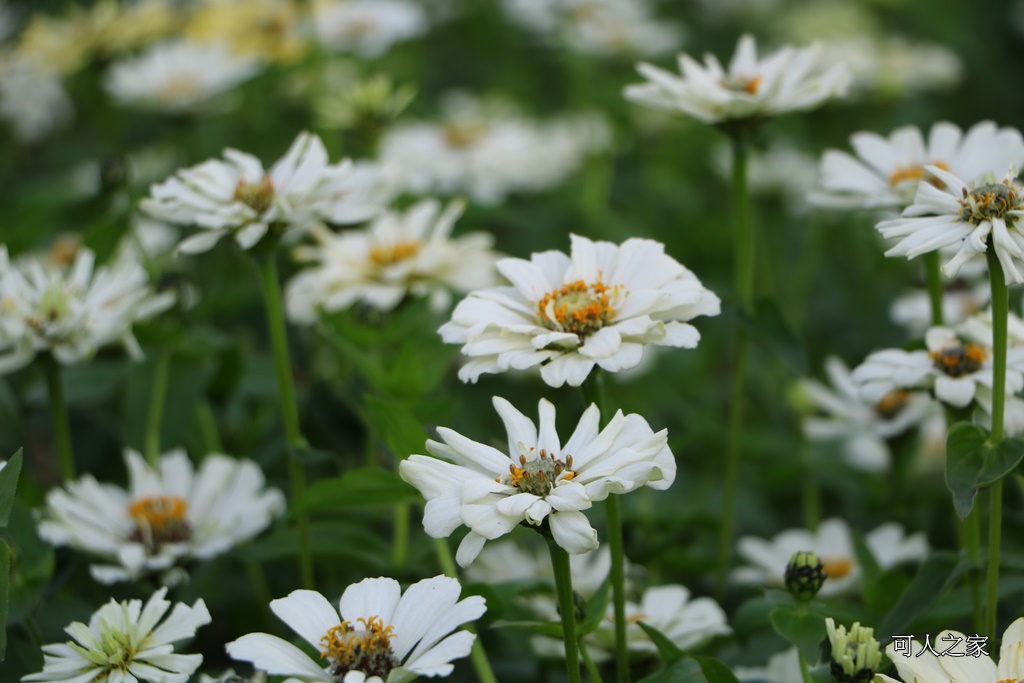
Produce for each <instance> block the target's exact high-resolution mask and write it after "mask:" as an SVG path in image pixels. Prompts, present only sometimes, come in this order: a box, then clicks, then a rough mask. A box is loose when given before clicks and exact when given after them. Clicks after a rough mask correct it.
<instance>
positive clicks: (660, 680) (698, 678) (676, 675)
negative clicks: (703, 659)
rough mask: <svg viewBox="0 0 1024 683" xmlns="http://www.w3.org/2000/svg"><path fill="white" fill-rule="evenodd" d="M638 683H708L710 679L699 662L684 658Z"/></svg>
mask: <svg viewBox="0 0 1024 683" xmlns="http://www.w3.org/2000/svg"><path fill="white" fill-rule="evenodd" d="M638 683H708V678H707V676H705V675H704V671H703V670H702V669H701V668H700V664H699V663H698V662H697V660H695V659H693V658H692V657H684V658H682V659H677V660H676V661H674V662H672V663H671V664H669V665H668V666H666V667H665V668H664V669H661V670H660V671H656V672H655V673H653V674H651V675H650V676H647V677H646V678H643V679H641V680H640V681H639V682H638Z"/></svg>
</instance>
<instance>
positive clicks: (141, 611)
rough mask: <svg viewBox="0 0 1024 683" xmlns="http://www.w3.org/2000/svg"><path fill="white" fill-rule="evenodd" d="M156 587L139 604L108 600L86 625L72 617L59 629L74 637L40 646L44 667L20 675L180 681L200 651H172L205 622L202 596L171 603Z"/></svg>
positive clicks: (48, 678)
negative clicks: (179, 642)
mask: <svg viewBox="0 0 1024 683" xmlns="http://www.w3.org/2000/svg"><path fill="white" fill-rule="evenodd" d="M166 594H167V589H166V588H161V589H160V590H158V591H157V592H155V593H154V594H153V596H152V597H151V598H150V599H149V600H148V601H146V604H145V605H143V604H142V601H141V600H127V601H124V602H116V601H114V600H111V601H110V602H108V603H107V604H106V605H104V606H103V607H101V608H99V609H98V610H97V611H96V612H94V613H93V615H92V618H90V619H89V623H88V625H86V624H83V623H81V622H78V621H75V622H72V623H71V624H70V625H69V626H68V627H67V628H65V629H64V630H65V631H66V632H67V633H68V635H70V636H71V637H72V638H73V640H71V641H68V642H66V643H52V644H50V645H44V646H43V655H44V656H43V670H42V671H41V672H39V673H36V674H31V675H29V676H25V677H23V678H22V679H21V680H22V681H24V682H25V683H31V682H33V681H65V682H68V683H74V682H76V681H77V682H85V681H97V682H99V681H111V682H116V681H126V682H127V681H149V682H150V683H185V681H187V680H188V679H189V677H190V676H191V675H192V674H193V673H194V672H195V670H196V669H197V668H199V665H200V664H202V663H203V656H202V655H183V654H176V653H175V652H174V643H176V642H178V641H180V640H185V639H186V638H191V637H193V636H194V635H195V634H196V629H197V628H199V627H200V626H203V625H204V624H209V623H210V613H209V611H207V609H206V603H204V602H203V600H202V598H200V599H199V600H196V602H195V604H194V605H192V607H189V606H188V605H185V604H184V603H175V605H174V609H173V610H171V613H170V615H168V616H167V618H166V619H164V620H163V623H160V624H159V625H157V624H158V623H159V622H160V620H161V619H163V617H164V615H165V614H167V610H168V609H169V608H170V607H171V603H170V601H168V600H164V596H165V595H166Z"/></svg>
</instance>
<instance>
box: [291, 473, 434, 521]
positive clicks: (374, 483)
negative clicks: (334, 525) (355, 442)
mask: <svg viewBox="0 0 1024 683" xmlns="http://www.w3.org/2000/svg"><path fill="white" fill-rule="evenodd" d="M422 499H423V497H422V496H421V495H420V492H419V491H417V490H416V489H415V488H413V487H412V486H410V485H409V484H406V483H405V482H404V481H402V479H401V477H399V476H398V475H397V474H395V473H394V472H390V471H388V470H379V469H359V470H352V471H350V472H346V473H345V474H343V475H342V476H340V477H337V478H334V479H324V480H321V481H318V482H316V483H315V484H313V485H312V486H310V487H309V488H308V489H307V490H306V492H305V493H304V494H302V497H301V498H299V499H298V500H296V501H295V504H294V505H292V508H291V514H292V515H297V514H301V513H304V512H323V511H325V510H346V509H351V508H360V507H375V506H381V505H394V504H396V503H411V502H416V501H419V500H422Z"/></svg>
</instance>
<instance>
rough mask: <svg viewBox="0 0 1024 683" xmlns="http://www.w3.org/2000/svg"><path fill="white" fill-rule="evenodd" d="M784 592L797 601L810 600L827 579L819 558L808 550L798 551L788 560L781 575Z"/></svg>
mask: <svg viewBox="0 0 1024 683" xmlns="http://www.w3.org/2000/svg"><path fill="white" fill-rule="evenodd" d="M783 579H784V581H785V584H786V590H787V591H789V593H790V595H792V596H793V597H794V598H796V599H797V600H811V599H813V598H814V596H815V595H817V594H818V591H820V590H821V586H822V585H823V584H824V583H825V581H826V580H827V579H828V574H826V573H825V565H824V564H822V562H821V558H820V557H818V556H817V555H816V554H815V553H813V552H811V551H809V550H798V551H796V552H795V553H793V555H792V557H790V558H789V564H787V565H786V573H785V574H784V575H783Z"/></svg>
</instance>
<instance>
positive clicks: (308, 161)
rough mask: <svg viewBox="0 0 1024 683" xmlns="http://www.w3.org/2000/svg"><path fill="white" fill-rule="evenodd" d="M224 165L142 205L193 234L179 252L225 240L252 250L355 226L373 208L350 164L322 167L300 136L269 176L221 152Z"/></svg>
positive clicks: (156, 191) (211, 165) (187, 174)
mask: <svg viewBox="0 0 1024 683" xmlns="http://www.w3.org/2000/svg"><path fill="white" fill-rule="evenodd" d="M224 157H225V159H226V161H220V160H216V159H210V160H208V161H204V162H203V163H201V164H199V165H198V166H193V167H192V168H187V169H183V170H181V171H178V173H177V174H176V175H174V176H173V177H171V178H169V179H168V180H166V181H164V182H163V183H160V184H159V185H154V186H153V187H152V188H151V190H150V194H151V196H150V197H149V198H147V199H144V200H142V209H143V210H144V211H146V212H147V213H149V214H150V215H152V216H154V217H155V218H159V219H161V220H165V221H168V222H171V223H182V224H186V225H195V226H197V227H199V228H200V232H198V233H197V234H195V235H193V236H191V237H189V238H188V239H186V240H185V241H184V242H182V243H181V246H179V247H178V248H179V249H180V250H181V251H184V252H187V253H198V252H203V251H207V250H209V249H211V248H212V247H213V245H215V244H216V243H217V242H218V241H219V240H220V239H221V238H222V237H225V236H228V235H231V236H233V237H234V238H235V241H236V242H238V244H239V245H240V246H241V247H242V248H243V249H251V248H252V247H254V246H255V245H256V244H257V243H258V242H259V241H260V240H262V239H263V237H265V236H266V235H267V234H268V233H271V234H272V235H273V236H275V237H283V238H285V239H289V238H293V237H295V236H297V235H298V234H300V233H301V232H303V231H305V230H307V229H308V228H309V227H310V226H311V225H313V224H315V223H317V222H319V221H327V222H329V223H343V224H344V223H359V222H361V221H364V220H366V219H368V218H370V217H372V216H373V215H374V214H376V213H377V211H378V210H379V208H380V207H379V205H378V204H377V203H376V201H375V198H374V197H372V196H370V195H372V193H371V192H369V186H368V184H367V183H366V180H365V178H363V177H362V176H361V175H360V174H357V173H356V170H355V168H354V167H353V164H352V162H350V161H348V160H345V161H343V162H341V163H339V164H336V165H333V166H332V165H329V164H328V163H327V149H326V148H325V147H324V143H323V141H322V140H320V138H319V137H318V136H316V135H313V134H311V133H301V134H300V135H299V136H298V137H297V138H296V139H295V142H293V143H292V146H291V147H290V148H289V149H288V153H287V154H285V156H284V157H283V158H282V159H281V160H279V161H278V162H277V163H275V164H274V165H273V167H272V168H271V169H270V171H269V172H266V171H264V170H263V164H261V163H260V161H259V159H257V158H256V157H254V156H251V155H249V154H245V153H244V152H239V151H238V150H234V149H226V150H224Z"/></svg>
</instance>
